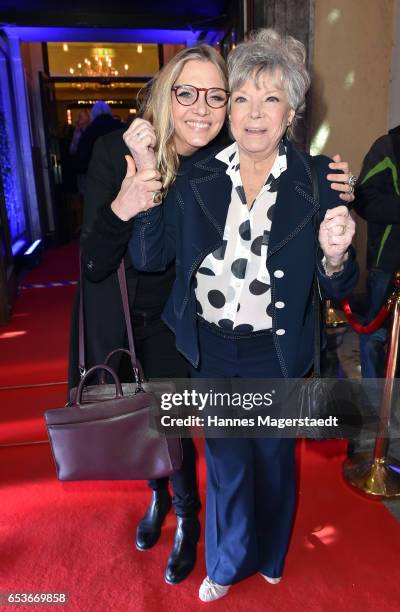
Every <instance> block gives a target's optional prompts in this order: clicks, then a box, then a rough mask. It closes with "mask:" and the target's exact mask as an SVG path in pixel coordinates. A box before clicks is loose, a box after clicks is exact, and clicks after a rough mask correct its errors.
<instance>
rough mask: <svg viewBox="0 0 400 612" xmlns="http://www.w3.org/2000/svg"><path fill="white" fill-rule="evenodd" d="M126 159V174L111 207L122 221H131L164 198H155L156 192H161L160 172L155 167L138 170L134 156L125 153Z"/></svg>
mask: <svg viewBox="0 0 400 612" xmlns="http://www.w3.org/2000/svg"><path fill="white" fill-rule="evenodd" d="M125 159H126V163H127V171H126V175H125V178H124V180H123V181H122V184H121V189H120V190H119V192H118V195H117V197H116V198H115V200H114V202H113V203H112V204H111V209H112V211H113V212H114V213H115V214H116V215H117V217H119V218H120V219H121V220H122V221H129V220H130V219H132V218H133V217H135V216H136V215H137V214H139V213H140V212H144V211H146V210H148V209H149V208H153V207H154V206H158V205H159V204H161V201H162V200H161V201H159V198H157V197H156V198H154V194H158V193H161V189H162V183H161V180H160V179H161V176H160V173H159V172H158V170H156V169H155V168H153V169H151V168H145V169H143V170H140V171H137V170H136V166H135V162H134V160H133V159H132V157H130V156H129V155H125ZM154 199H155V200H156V202H154Z"/></svg>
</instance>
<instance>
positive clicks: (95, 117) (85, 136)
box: [75, 100, 123, 193]
mask: <svg viewBox="0 0 400 612" xmlns="http://www.w3.org/2000/svg"><path fill="white" fill-rule="evenodd" d="M122 126H123V124H122V123H121V121H120V120H119V119H114V117H113V115H112V109H111V107H110V106H109V105H108V104H106V103H105V102H103V101H102V100H99V101H98V102H96V103H95V104H94V105H93V107H92V109H91V111H90V124H89V125H88V126H87V127H86V129H85V130H84V132H83V133H82V134H81V136H80V138H79V140H78V145H77V147H76V152H75V167H76V169H77V172H78V174H80V175H85V174H86V172H87V169H88V166H89V162H90V158H91V156H92V151H93V147H94V145H95V143H96V140H97V139H98V138H100V137H101V136H105V135H106V134H108V133H109V132H113V131H114V130H119V129H121V127H122ZM82 192H83V193H84V189H83V190H82Z"/></svg>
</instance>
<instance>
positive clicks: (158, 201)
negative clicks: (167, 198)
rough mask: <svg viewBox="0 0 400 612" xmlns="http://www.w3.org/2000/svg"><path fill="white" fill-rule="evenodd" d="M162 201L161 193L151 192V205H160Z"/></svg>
mask: <svg viewBox="0 0 400 612" xmlns="http://www.w3.org/2000/svg"><path fill="white" fill-rule="evenodd" d="M162 199H163V194H162V191H154V192H153V196H152V198H151V201H152V202H153V204H161V202H162Z"/></svg>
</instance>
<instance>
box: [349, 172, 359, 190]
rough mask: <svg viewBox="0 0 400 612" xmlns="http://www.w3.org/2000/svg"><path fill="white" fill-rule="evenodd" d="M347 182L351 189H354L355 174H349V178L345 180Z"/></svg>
mask: <svg viewBox="0 0 400 612" xmlns="http://www.w3.org/2000/svg"><path fill="white" fill-rule="evenodd" d="M347 183H348V185H349V187H353V190H354V187H355V184H356V183H357V177H356V175H355V174H349V178H348V180H347Z"/></svg>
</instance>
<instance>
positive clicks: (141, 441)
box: [45, 262, 182, 480]
mask: <svg viewBox="0 0 400 612" xmlns="http://www.w3.org/2000/svg"><path fill="white" fill-rule="evenodd" d="M118 279H119V283H120V290H121V296H122V302H123V307H124V316H125V321H126V327H127V333H128V344H129V351H126V350H125V349H117V351H118V350H121V351H124V352H127V353H128V354H129V356H130V359H131V363H132V368H133V372H134V376H135V382H134V383H124V384H121V382H120V380H119V378H118V376H117V374H116V373H115V371H114V370H113V369H112V368H111V367H110V366H109V365H107V363H105V364H101V365H98V366H94V367H92V368H90V370H88V371H87V372H86V371H85V351H84V327H83V295H82V293H83V292H82V287H83V284H82V282H81V300H80V307H79V367H80V371H81V380H80V383H79V386H78V387H77V388H76V389H73V390H72V392H71V396H70V403H69V404H68V405H67V407H64V408H57V409H53V410H47V411H46V412H45V420H46V427H47V432H48V435H49V439H50V445H51V449H52V452H53V457H54V461H55V464H56V471H57V477H58V479H59V480H142V479H146V480H147V479H149V478H161V477H164V476H169V475H170V474H172V473H173V472H174V471H176V470H177V469H179V468H180V467H181V465H182V446H181V441H180V439H179V438H167V437H166V436H165V435H164V434H162V433H159V432H157V431H156V429H155V428H153V429H152V428H151V421H152V418H153V416H154V415H155V413H156V412H157V411H158V405H159V397H160V394H161V393H164V392H168V393H171V392H173V391H174V385H173V383H172V382H169V381H166V382H160V383H153V382H150V383H146V382H144V381H143V378H142V374H141V367H140V364H139V361H138V360H137V358H136V353H135V347H134V341H133V333H132V325H131V317H130V312H129V302H128V292H127V286H126V277H125V269H124V265H123V262H122V263H121V265H120V267H119V270H118ZM81 281H82V278H81ZM115 352H116V351H113V352H112V353H111V354H110V355H108V356H107V358H106V362H108V359H109V358H110V357H111V356H112V354H113V353H115ZM99 372H101V376H100V383H99V384H97V385H91V386H88V384H87V383H88V382H89V379H90V377H91V376H92V375H93V374H97V373H99ZM106 372H108V374H109V375H110V376H111V378H112V380H113V381H114V384H108V383H106V382H105V373H106Z"/></svg>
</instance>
